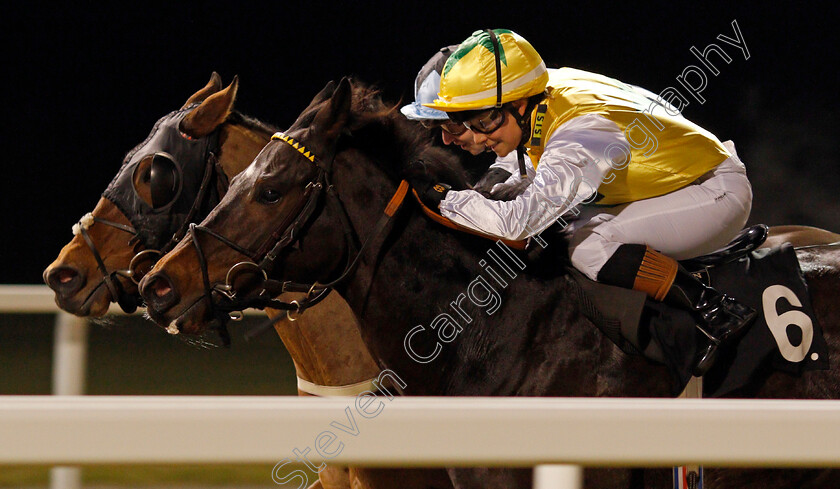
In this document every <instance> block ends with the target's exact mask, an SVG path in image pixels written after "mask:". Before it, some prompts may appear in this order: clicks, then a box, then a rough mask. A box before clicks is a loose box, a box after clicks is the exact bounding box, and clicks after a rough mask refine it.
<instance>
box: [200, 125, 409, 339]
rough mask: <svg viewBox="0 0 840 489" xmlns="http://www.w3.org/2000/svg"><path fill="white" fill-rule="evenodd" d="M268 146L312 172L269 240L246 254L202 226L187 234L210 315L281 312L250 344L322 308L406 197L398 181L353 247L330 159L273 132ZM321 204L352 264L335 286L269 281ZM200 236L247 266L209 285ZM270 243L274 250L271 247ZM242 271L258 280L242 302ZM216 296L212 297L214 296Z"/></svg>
mask: <svg viewBox="0 0 840 489" xmlns="http://www.w3.org/2000/svg"><path fill="white" fill-rule="evenodd" d="M271 139H272V140H278V141H283V142H284V143H285V144H287V145H289V146H291V147H292V148H294V149H295V150H297V151H298V153H300V155H301V156H303V157H304V158H306V159H307V160H309V162H310V163H312V164H313V165H315V167H316V168H317V172H316V174H315V176H314V177H313V178H312V180H311V181H310V182H309V183H308V184H307V185H306V187H305V189H304V193H303V196H302V197H301V199H300V201H299V202H298V203H297V204H296V205H295V207H294V210H293V211H292V212H290V213H289V215H288V216H286V218H284V219H283V220H282V221H281V224H280V225H279V226H278V228H277V229H276V230H275V231H274V232H273V233H272V234H271V236H270V237H269V238H268V239H267V240H266V241H265V242H264V243H263V244H262V245H261V246H260V248H259V249H258V251H257V252H251V251H250V250H248V249H247V248H245V247H243V246H240V245H239V244H237V243H234V242H233V241H231V240H230V239H228V238H226V237H224V236H222V235H221V234H219V233H217V232H215V231H213V230H211V229H209V228H207V227H204V226H200V225H196V224H191V225H190V227H189V233H190V234H191V237H192V243H193V246H194V247H195V249H196V254H197V255H198V261H199V267H200V269H201V275H202V281H203V285H204V296H203V298H204V300H206V301H207V303H208V304H209V306H210V308H211V311H213V315H214V316H216V317H220V318H223V317H224V316H223V315H222V314H220V313H221V312H223V311H224V312H227V313H228V317H229V318H230V319H234V320H238V319H240V318H241V317H242V314H241V311H242V310H243V309H246V308H249V307H255V308H259V309H264V308H272V309H279V310H284V311H286V314H285V316H279V317H278V318H275V319H273V320H270V321H269V322H267V323H266V324H263V325H261V326H258V327H257V328H255V329H254V330H252V331H250V332H249V333H247V334H246V335H245V336H246V338H252V337H255V336H257V335H259V334H260V333H262V332H263V331H265V330H266V329H268V328H270V327H271V326H273V325H274V324H275V323H276V322H277V321H279V320H280V319H282V318H283V317H285V318H287V319H288V320H289V321H295V320H296V319H297V316H299V315H300V314H303V312H304V311H305V310H306V309H308V308H310V307H312V306H314V305H316V304H318V303H319V302H321V301H322V300H323V299H324V298H325V297H326V296H327V295H328V294H329V293H330V292H331V291H332V289H333V288H334V287H335V286H336V285H338V284H340V283H341V282H343V281H344V280H346V279H347V278H349V277H350V275H351V274H352V273H353V272H354V271H355V270H356V267H357V266H358V265H359V262H360V259H361V257H362V256H364V254H365V251H366V250H367V249H368V248H369V245H370V244H371V243H372V242H374V241H375V240H376V238H377V237H378V236H380V235H381V234H382V233H383V232H384V231H386V229H387V227H388V224H389V223H390V222H391V219H392V218H393V217H394V216H395V215H396V213H397V211H398V210H399V209H400V208H401V207H402V204H403V202H404V201H405V197H406V195H407V194H408V189H409V185H408V182H407V181H405V180H403V181H402V182H400V185H399V187H398V188H397V190H396V192H395V193H394V195H393V197H392V198H391V200H390V202H389V203H388V205H387V206H386V208H385V210H384V211H383V215H382V216H381V217H380V219H379V221H378V222H377V223H376V225H375V227H374V229H373V231H372V232H371V234H370V235H369V236H368V238H367V239H366V240H365V242H364V243H363V244H362V246H361V247H359V246H357V239H356V232H355V230H354V229H353V226H352V224H351V223H350V218H349V217H348V215H347V211H346V209H345V207H344V204H343V203H342V202H341V199H340V197H339V195H338V192H337V190H336V189H335V187H334V186H333V185H332V183H331V182H330V180H329V176H330V174H331V172H332V163H333V158H330V159H328V160H321V159H319V158H318V157H317V156H316V155H315V154H314V153H313V152H312V151H311V150H309V149H308V148H307V147H306V146H305V145H304V144H302V143H301V142H299V141H296V140H295V139H293V138H292V137H290V136H288V135H286V134H284V133H282V132H278V133H276V134H274V136H272V138H271ZM323 199H326V204H327V205H333V206H334V207H336V210H337V213H336V214H337V215H338V216H339V219H340V220H341V223H342V228H343V233H344V237H345V243H346V245H347V255H348V257H349V256H353V255H354V254H355V256H354V257H353V258H352V259H349V258H348V261H347V264H346V265H345V268H344V270H343V271H342V273H341V274H340V275H339V276H338V277H337V278H336V279H334V280H332V281H330V282H328V283H323V284H322V283H318V282H317V281H316V282H313V283H311V284H301V283H295V282H292V281H279V280H274V279H270V278H268V276H269V272H271V270H272V269H273V268H274V263H275V261H276V259H277V257H278V256H279V255H280V253H281V252H282V251H283V250H284V249H286V248H287V247H288V246H289V245H291V244H292V243H294V242H295V241H296V240H297V239H298V238H299V237H300V234H301V231H302V229H303V227H304V226H306V225H307V224H308V223H309V222H310V220H312V219H313V216H314V214H315V210H316V209H317V208H318V206H319V204H320V202H321V200H323ZM199 233H203V234H207V235H209V236H211V237H213V238H215V239H216V240H218V241H219V242H221V243H222V244H224V245H225V246H227V247H228V248H230V249H232V250H234V251H236V252H238V253H240V254H242V255H245V256H247V257H248V258H249V259H250V261H242V262H238V263H236V264H235V265H233V266H232V267H231V268H230V269H228V272H227V275H226V277H225V283H224V284H215V285H211V284H210V276H209V271H208V268H207V259H206V257H205V254H204V251H203V249H202V247H201V244H200V243H199V240H198V236H199ZM272 243H273V244H272ZM241 270H246V271H247V270H250V271H251V272H252V273H254V274H255V276H256V277H257V278H258V279H260V280H261V282H262V284H261V290H260V291H259V292H258V293H257V294H246V295H245V297H239V296H238V295H237V294H238V291H237V290H236V288H235V283H234V282H235V279H236V278H237V272H238V271H241ZM284 292H302V293H305V294H306V296H305V297H304V298H303V299H301V300H293V301H291V302H284V301H281V300H278V299H275V298H274V297H276V296H278V295H280V294H282V293H284ZM214 293H215V294H214ZM214 295H215V296H216V297H218V298H220V299H221V302H219V301H216V300H214Z"/></svg>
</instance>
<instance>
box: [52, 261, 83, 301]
mask: <svg viewBox="0 0 840 489" xmlns="http://www.w3.org/2000/svg"><path fill="white" fill-rule="evenodd" d="M44 281H45V282H46V283H47V285H49V287H50V288H51V289H53V290H54V291H56V292H58V293H60V294H64V295H69V294H72V293H74V292H76V291H77V290H79V288H81V286H82V285H83V284H84V278H83V277H82V274H80V273H79V272H78V270H76V269H75V268H73V267H69V266H60V267H55V268H52V269H50V270H47V272H46V273H45V274H44Z"/></svg>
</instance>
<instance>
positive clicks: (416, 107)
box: [400, 45, 487, 155]
mask: <svg viewBox="0 0 840 489" xmlns="http://www.w3.org/2000/svg"><path fill="white" fill-rule="evenodd" d="M457 49H458V46H456V45H453V46H447V47H445V48H441V49H440V50H438V52H437V53H435V55H434V56H432V57H431V59H429V61H427V62H426V64H425V65H423V67H422V68H421V69H420V72H419V73H417V78H416V79H415V80H414V102H412V103H410V104H408V105H405V106H403V107H402V108H401V109H400V112H402V113H403V115H404V116H405V117H406V118H407V119H409V120H412V121H418V122H420V124H422V125H423V126H424V127H426V128H427V129H435V128H438V127H439V128H440V130H441V134H440V135H441V139H443V144H446V145H449V144H455V145H457V146H459V147H460V148H461V149H463V150H464V151H467V152H469V153H470V154H472V155H479V154H481V153H483V152H485V151H487V148H486V147H485V146H484V144H480V143H476V142H475V141H474V139H473V135H472V132H470V130H469V129H467V128H466V127H464V125H463V124H461V123H459V122H452V121H450V120H449V117H447V115H446V112H441V111H439V110H435V109H430V108H428V107H424V106H423V104H427V103H430V102H433V101H434V100H435V97H437V92H438V90H439V88H440V72H441V71H443V65H444V64H445V63H446V60H447V59H449V55H451V54H452V53H454V52H455V51H456V50H457Z"/></svg>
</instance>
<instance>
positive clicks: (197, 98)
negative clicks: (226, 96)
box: [181, 71, 222, 109]
mask: <svg viewBox="0 0 840 489" xmlns="http://www.w3.org/2000/svg"><path fill="white" fill-rule="evenodd" d="M221 89H222V77H220V76H219V74H218V73H216V72H215V71H214V72H213V73H212V74H211V75H210V81H208V82H207V85H204V88H202V89H201V90H199V91H197V92H195V93H194V94H192V96H191V97H190V98H188V99H187V101H186V102H185V103H184V107H187V106H189V105H192V104H197V103H200V102H204V100H205V99H207V97H209V96H210V95H213V94H214V93H216V92H218V91H219V90H221ZM184 107H181V108H182V109H183V108H184Z"/></svg>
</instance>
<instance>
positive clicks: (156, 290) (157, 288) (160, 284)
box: [140, 273, 178, 313]
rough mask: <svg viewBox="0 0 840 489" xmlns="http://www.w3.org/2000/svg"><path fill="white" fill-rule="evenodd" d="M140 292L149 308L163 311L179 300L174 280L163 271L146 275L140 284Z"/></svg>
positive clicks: (159, 311)
mask: <svg viewBox="0 0 840 489" xmlns="http://www.w3.org/2000/svg"><path fill="white" fill-rule="evenodd" d="M140 293H141V294H142V295H143V298H144V299H145V300H146V305H147V306H148V308H149V309H151V310H153V311H155V312H158V313H163V312H166V310H167V309H169V308H170V307H172V306H173V305H174V304H175V302H177V301H178V297H177V294H176V292H175V289H174V287H173V286H172V282H170V280H169V278H167V277H166V275H164V274H163V273H157V274H155V275H151V276H148V277H146V278H145V279H144V280H143V282H142V283H141V285H140Z"/></svg>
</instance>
